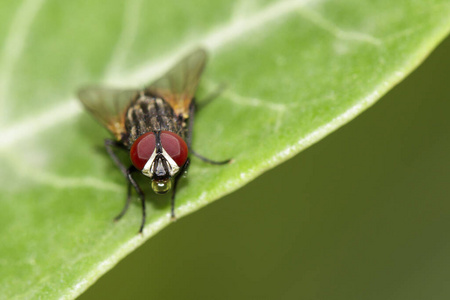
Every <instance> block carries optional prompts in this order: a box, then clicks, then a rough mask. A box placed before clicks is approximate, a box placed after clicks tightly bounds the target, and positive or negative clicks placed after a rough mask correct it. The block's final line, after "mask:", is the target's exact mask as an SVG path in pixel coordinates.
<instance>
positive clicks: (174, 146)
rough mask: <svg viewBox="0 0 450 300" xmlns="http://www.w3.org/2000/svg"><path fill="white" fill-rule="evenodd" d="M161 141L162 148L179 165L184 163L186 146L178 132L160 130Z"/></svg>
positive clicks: (186, 155)
mask: <svg viewBox="0 0 450 300" xmlns="http://www.w3.org/2000/svg"><path fill="white" fill-rule="evenodd" d="M161 143H162V146H163V148H164V150H166V152H167V154H169V155H170V157H172V159H173V160H174V161H175V162H176V163H177V165H178V166H179V167H181V166H182V165H184V163H185V162H186V160H187V157H188V147H187V145H186V142H185V141H184V140H183V139H182V138H181V137H180V136H179V135H178V134H175V133H173V132H171V131H161Z"/></svg>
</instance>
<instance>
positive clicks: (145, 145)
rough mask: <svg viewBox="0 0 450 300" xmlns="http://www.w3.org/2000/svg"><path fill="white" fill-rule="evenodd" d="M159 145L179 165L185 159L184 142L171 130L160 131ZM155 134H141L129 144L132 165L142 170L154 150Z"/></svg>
mask: <svg viewBox="0 0 450 300" xmlns="http://www.w3.org/2000/svg"><path fill="white" fill-rule="evenodd" d="M160 137H161V145H162V147H163V148H164V150H165V151H166V152H167V154H169V155H170V157H171V158H172V159H173V160H174V161H175V162H176V164H177V165H178V166H179V167H181V166H183V165H184V163H185V162H186V160H187V156H188V147H187V145H186V142H185V141H184V140H183V139H182V138H181V137H180V136H179V135H177V134H175V133H173V132H171V131H161V135H160ZM155 145H156V141H155V134H154V133H153V132H148V133H146V134H143V135H141V136H140V137H139V138H138V139H137V140H136V141H135V142H134V143H133V146H131V149H130V158H131V161H132V163H133V165H134V166H135V167H136V168H137V169H139V170H142V169H143V168H144V166H145V164H146V163H147V162H148V160H149V159H150V157H151V156H152V154H153V152H154V151H155Z"/></svg>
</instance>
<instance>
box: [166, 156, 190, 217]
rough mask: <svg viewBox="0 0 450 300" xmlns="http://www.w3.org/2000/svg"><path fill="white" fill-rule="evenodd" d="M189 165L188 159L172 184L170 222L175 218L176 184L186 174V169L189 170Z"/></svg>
mask: <svg viewBox="0 0 450 300" xmlns="http://www.w3.org/2000/svg"><path fill="white" fill-rule="evenodd" d="M189 163H190V160H189V158H188V159H187V160H186V162H185V163H184V165H183V167H182V169H181V171H180V173H178V175H177V177H175V180H174V182H173V192H172V199H171V202H170V203H171V208H170V218H171V219H172V221H175V220H176V217H175V192H176V191H177V184H178V180H180V178H181V177H182V176H183V175H184V174H185V173H186V172H187V170H188V168H189Z"/></svg>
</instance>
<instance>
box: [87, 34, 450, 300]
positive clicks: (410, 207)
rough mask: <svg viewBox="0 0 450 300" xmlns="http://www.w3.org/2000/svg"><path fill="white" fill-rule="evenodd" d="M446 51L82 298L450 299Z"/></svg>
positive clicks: (449, 63)
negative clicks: (332, 130) (331, 131)
mask: <svg viewBox="0 0 450 300" xmlns="http://www.w3.org/2000/svg"><path fill="white" fill-rule="evenodd" d="M449 53H450V40H449V39H447V40H446V41H444V42H443V44H442V45H440V46H439V48H438V49H437V50H436V51H435V52H434V53H433V54H432V55H431V56H430V57H429V58H428V59H427V61H426V62H425V63H424V64H423V65H422V66H420V67H419V69H418V70H416V71H415V72H414V73H413V74H412V75H410V76H409V77H408V78H407V79H406V80H405V81H404V82H402V83H400V84H399V85H398V86H397V87H395V88H394V89H393V90H392V91H391V92H389V93H388V94H387V95H386V96H385V97H383V99H381V100H380V101H379V102H378V103H377V104H376V105H375V106H374V107H372V108H370V109H369V110H368V111H367V112H365V113H363V114H362V115H361V116H359V117H357V119H355V120H354V121H352V122H351V123H349V124H348V125H346V126H344V127H343V128H341V129H339V130H338V131H337V132H335V133H333V134H332V135H330V136H328V137H327V138H325V139H324V140H323V141H321V142H319V143H318V144H316V145H314V146H312V147H310V148H309V149H307V150H306V151H304V152H302V153H301V154H299V155H297V156H296V157H295V158H294V159H291V160H289V161H287V162H286V163H284V164H283V165H281V166H279V167H277V168H276V169H274V170H272V171H270V172H267V173H266V174H264V175H263V176H261V177H259V178H258V179H257V180H255V181H254V182H252V183H250V184H249V185H247V186H246V187H244V188H242V189H240V190H238V191H237V192H235V193H233V194H232V195H229V196H227V197H225V198H223V199H221V200H220V201H218V202H215V203H214V204H212V205H209V206H208V207H206V208H205V209H202V210H200V211H199V212H196V213H194V214H192V215H190V216H188V217H186V218H183V219H181V220H179V221H178V222H176V223H175V224H173V225H171V226H169V227H168V228H166V229H165V230H163V232H161V233H159V234H158V235H157V236H156V237H154V238H152V239H151V240H149V241H148V242H147V243H146V244H145V245H144V246H143V247H141V248H139V249H138V250H137V251H135V252H134V253H132V254H131V255H129V256H128V257H127V258H126V259H124V260H123V261H121V262H120V263H119V264H118V266H117V267H116V268H114V269H113V270H112V271H110V272H109V273H107V274H106V275H105V276H104V277H102V278H101V279H100V280H99V281H98V282H97V283H96V284H95V285H94V286H93V287H91V288H90V289H89V290H88V291H87V292H85V293H84V294H83V295H82V296H81V297H80V298H79V299H82V300H88V299H149V298H151V299H328V300H329V299H450V284H449V283H450V241H449V234H448V233H449V229H450V201H449V195H450V134H449V133H450V121H449V115H450V101H449V100H450V77H449V72H450V59H449ZM194 163H195V162H194Z"/></svg>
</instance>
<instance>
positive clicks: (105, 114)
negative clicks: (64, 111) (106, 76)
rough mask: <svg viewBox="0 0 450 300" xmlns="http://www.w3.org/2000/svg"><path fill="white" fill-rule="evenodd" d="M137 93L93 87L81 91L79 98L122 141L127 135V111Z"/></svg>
mask: <svg viewBox="0 0 450 300" xmlns="http://www.w3.org/2000/svg"><path fill="white" fill-rule="evenodd" d="M137 93H138V91H137V90H120V89H112V88H107V87H101V86H92V87H86V88H83V89H80V90H79V91H78V98H79V99H80V101H81V103H83V105H84V107H85V108H86V109H87V110H88V111H89V112H90V113H91V114H92V115H93V116H94V117H95V119H97V120H98V121H99V122H100V123H101V124H102V125H103V126H105V127H106V128H107V129H108V130H109V131H110V132H111V133H112V134H114V136H115V137H116V138H117V140H121V139H122V136H123V135H122V134H123V133H125V114H126V110H127V108H128V107H129V106H130V103H131V102H132V101H133V99H134V98H135V96H136V94H137Z"/></svg>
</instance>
